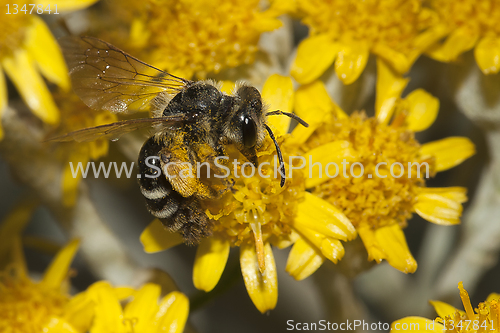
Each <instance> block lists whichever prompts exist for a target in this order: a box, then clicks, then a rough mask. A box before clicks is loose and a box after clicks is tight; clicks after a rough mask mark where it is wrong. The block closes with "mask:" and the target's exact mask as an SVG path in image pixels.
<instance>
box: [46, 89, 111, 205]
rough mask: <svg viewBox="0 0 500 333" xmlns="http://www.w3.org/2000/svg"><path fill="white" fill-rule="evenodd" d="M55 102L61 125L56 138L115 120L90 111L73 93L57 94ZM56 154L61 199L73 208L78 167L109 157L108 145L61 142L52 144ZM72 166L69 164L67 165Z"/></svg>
mask: <svg viewBox="0 0 500 333" xmlns="http://www.w3.org/2000/svg"><path fill="white" fill-rule="evenodd" d="M54 99H55V101H56V103H57V105H58V106H59V110H61V121H60V124H59V126H58V127H57V128H56V129H55V132H56V133H57V135H63V134H66V133H69V132H72V131H76V130H79V129H82V128H88V127H94V126H100V125H105V124H109V123H112V122H115V121H117V120H118V118H117V116H116V115H115V114H113V113H110V112H108V111H99V110H94V109H90V108H89V107H88V106H86V105H85V104H84V103H83V102H82V101H81V100H80V98H78V96H76V95H75V94H74V93H72V92H68V93H65V92H58V93H55V94H54ZM54 145H55V146H56V147H57V149H56V154H58V156H59V158H60V159H61V160H62V161H63V165H64V166H63V174H62V182H61V186H62V198H63V204H64V205H65V206H73V205H74V204H75V202H76V198H77V193H78V185H79V184H80V181H81V179H82V172H77V173H76V174H75V175H74V173H75V172H76V171H77V170H78V164H79V163H81V165H82V167H83V170H85V168H87V167H88V166H87V163H88V162H89V161H90V160H97V159H99V158H100V157H102V156H105V155H106V154H107V153H108V148H109V141H108V140H107V139H98V140H96V141H91V142H78V143H77V142H62V143H55V144H54ZM70 163H71V164H70Z"/></svg>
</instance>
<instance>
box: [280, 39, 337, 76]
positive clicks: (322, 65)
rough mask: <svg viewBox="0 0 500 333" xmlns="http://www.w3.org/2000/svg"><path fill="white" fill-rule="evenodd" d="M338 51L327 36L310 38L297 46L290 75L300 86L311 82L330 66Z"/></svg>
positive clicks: (335, 44)
mask: <svg viewBox="0 0 500 333" xmlns="http://www.w3.org/2000/svg"><path fill="white" fill-rule="evenodd" d="M339 50H340V47H339V45H338V44H337V43H334V42H333V41H332V40H331V39H330V37H329V36H328V35H317V36H310V37H308V38H306V39H304V40H303V41H302V42H301V43H300V44H299V46H298V48H297V57H296V58H295V61H294V63H293V64H292V69H291V70H290V74H291V75H292V76H293V77H294V79H295V80H297V82H299V83H300V84H307V83H309V82H312V81H313V80H315V79H317V78H318V77H320V76H321V74H323V72H324V71H325V70H326V69H327V68H328V67H330V66H331V64H332V63H333V61H334V60H335V57H336V56H337V53H338V52H339Z"/></svg>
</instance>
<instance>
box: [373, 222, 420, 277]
mask: <svg viewBox="0 0 500 333" xmlns="http://www.w3.org/2000/svg"><path fill="white" fill-rule="evenodd" d="M375 238H376V241H377V244H378V246H379V247H380V248H381V249H382V251H383V252H384V253H385V254H386V258H385V259H386V260H387V262H388V263H389V264H390V265H391V266H392V267H394V268H396V269H398V270H400V271H401V272H403V273H413V272H415V271H416V270H417V262H416V261H415V259H414V258H413V256H412V255H411V253H410V249H408V244H407V243H406V238H405V235H404V233H403V230H401V228H400V226H399V225H397V224H391V225H388V226H385V227H382V228H378V229H377V230H375Z"/></svg>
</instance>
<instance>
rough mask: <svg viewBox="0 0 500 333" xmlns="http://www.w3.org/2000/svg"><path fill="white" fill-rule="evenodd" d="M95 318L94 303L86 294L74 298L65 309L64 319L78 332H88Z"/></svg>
mask: <svg viewBox="0 0 500 333" xmlns="http://www.w3.org/2000/svg"><path fill="white" fill-rule="evenodd" d="M93 318H94V302H93V301H92V299H91V298H90V297H89V296H88V294H87V293H86V292H82V293H79V294H77V295H75V296H74V297H72V298H71V299H70V301H69V302H68V304H67V305H66V307H65V308H64V316H63V319H64V320H66V321H67V322H68V323H71V325H72V326H73V327H74V328H75V329H76V330H77V331H78V332H87V331H88V330H89V328H90V325H91V323H92V321H93Z"/></svg>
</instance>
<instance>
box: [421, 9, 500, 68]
mask: <svg viewBox="0 0 500 333" xmlns="http://www.w3.org/2000/svg"><path fill="white" fill-rule="evenodd" d="M428 2H429V4H430V6H431V7H432V8H433V9H434V10H435V11H436V12H437V13H438V14H439V20H440V21H441V24H443V25H444V26H446V29H447V30H448V31H449V33H450V34H449V36H448V37H447V38H446V40H445V41H444V42H439V43H436V44H435V45H433V46H432V47H431V49H430V50H429V52H428V54H429V55H430V56H431V57H432V58H434V59H437V60H440V61H445V62H449V61H453V60H455V59H456V58H457V57H458V56H459V55H460V54H462V53H463V52H465V51H468V50H471V49H472V48H474V56H475V58H476V62H477V64H478V66H479V68H481V70H482V71H483V73H484V74H494V73H498V71H499V70H500V27H499V25H498V22H499V20H500V6H498V2H497V1H495V0H479V1H477V0H457V1H447V0H429V1H428Z"/></svg>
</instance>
